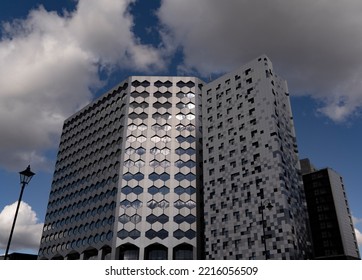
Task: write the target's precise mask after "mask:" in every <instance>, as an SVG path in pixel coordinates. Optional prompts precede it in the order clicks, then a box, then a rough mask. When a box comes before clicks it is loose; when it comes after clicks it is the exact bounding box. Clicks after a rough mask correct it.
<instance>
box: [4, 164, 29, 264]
mask: <svg viewBox="0 0 362 280" xmlns="http://www.w3.org/2000/svg"><path fill="white" fill-rule="evenodd" d="M19 174H20V184H21V190H20V196H19V200H18V205H17V206H16V211H15V217H14V221H13V225H12V227H11V230H10V236H9V241H8V245H7V246H6V251H5V257H4V260H7V259H8V253H9V249H10V244H11V239H12V238H13V233H14V228H15V223H16V218H17V217H18V212H19V207H20V202H21V199H22V197H23V193H24V189H25V186H26V185H27V184H29V182H30V180H31V178H33V176H34V175H35V173H34V172H32V171H31V170H30V165H28V167H27V168H26V169H25V170H24V171H21V172H19Z"/></svg>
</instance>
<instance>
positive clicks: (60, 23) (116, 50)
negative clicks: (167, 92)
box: [0, 0, 164, 170]
mask: <svg viewBox="0 0 362 280" xmlns="http://www.w3.org/2000/svg"><path fill="white" fill-rule="evenodd" d="M132 2H134V1H131V0H127V1H118V0H108V1H98V0H87V1H86V0H79V1H78V5H77V8H76V10H75V11H72V12H64V14H58V13H55V12H49V11H46V10H45V9H44V8H42V7H39V8H37V9H35V10H33V11H31V12H30V13H29V15H28V17H27V18H26V19H24V20H15V21H14V22H6V23H3V30H2V33H1V34H2V37H1V38H0V60H1V65H0V131H1V137H0V154H1V157H0V166H1V167H3V168H6V169H14V170H18V169H19V168H21V166H24V165H26V164H28V163H29V161H31V163H32V166H34V168H35V169H37V170H39V169H46V168H49V166H51V165H49V162H48V159H47V157H46V156H45V152H46V151H47V150H50V149H52V148H54V147H56V146H57V144H58V139H59V133H60V130H61V125H62V123H63V121H64V119H65V118H66V117H68V116H69V115H71V114H72V113H74V112H75V111H76V110H77V109H79V108H80V107H82V106H83V105H85V104H86V103H88V102H89V101H90V100H91V98H92V90H93V89H97V88H100V87H101V86H102V85H103V84H102V81H101V80H100V78H99V75H98V71H99V69H102V70H106V71H111V70H114V69H117V68H118V69H119V68H123V69H125V68H132V69H137V70H143V71H149V70H150V69H154V68H156V69H162V68H163V67H164V65H163V60H162V58H161V56H160V53H159V51H158V50H156V49H154V48H152V47H150V46H147V45H142V44H140V43H139V41H138V40H137V38H136V37H135V35H134V34H133V33H132V27H133V21H132V16H131V14H130V13H129V11H128V6H129V5H130V4H131V3H132ZM24 161H25V162H24Z"/></svg>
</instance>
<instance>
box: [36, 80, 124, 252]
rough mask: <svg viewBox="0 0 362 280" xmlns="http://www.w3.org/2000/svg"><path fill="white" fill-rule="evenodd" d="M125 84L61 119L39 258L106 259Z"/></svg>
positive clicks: (116, 173)
mask: <svg viewBox="0 0 362 280" xmlns="http://www.w3.org/2000/svg"><path fill="white" fill-rule="evenodd" d="M127 89H128V84H127V83H124V84H122V85H120V86H119V87H118V88H117V89H115V90H113V91H112V92H110V93H108V94H106V95H104V96H102V97H101V98H99V99H98V100H95V101H94V102H92V103H91V104H90V105H88V106H86V107H85V108H84V109H82V110H81V111H79V112H78V113H76V114H75V115H74V116H72V117H70V118H69V119H67V120H66V121H65V122H64V126H63V132H62V136H61V140H60V145H59V151H58V155H57V161H56V165H55V171H54V176H53V182H52V187H51V191H50V195H49V203H48V208H47V214H46V217H45V223H44V229H43V235H42V238H41V244H40V250H39V258H40V259H52V258H53V259H54V258H55V259H64V258H65V259H79V258H81V257H82V258H90V259H92V258H98V257H99V258H110V252H111V247H112V240H113V235H114V234H113V228H114V223H115V219H116V217H115V209H116V208H117V207H118V202H117V200H116V197H117V193H118V185H119V169H120V159H121V154H122V143H123V132H124V130H125V128H124V123H125V121H126V117H125V116H126V107H125V99H126V98H127Z"/></svg>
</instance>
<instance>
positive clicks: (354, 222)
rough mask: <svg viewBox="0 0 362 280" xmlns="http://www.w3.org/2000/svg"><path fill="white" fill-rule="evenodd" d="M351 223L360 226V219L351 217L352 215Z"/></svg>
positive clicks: (361, 221) (361, 219) (361, 222)
mask: <svg viewBox="0 0 362 280" xmlns="http://www.w3.org/2000/svg"><path fill="white" fill-rule="evenodd" d="M352 221H353V224H354V225H357V224H362V218H357V217H355V216H353V215H352Z"/></svg>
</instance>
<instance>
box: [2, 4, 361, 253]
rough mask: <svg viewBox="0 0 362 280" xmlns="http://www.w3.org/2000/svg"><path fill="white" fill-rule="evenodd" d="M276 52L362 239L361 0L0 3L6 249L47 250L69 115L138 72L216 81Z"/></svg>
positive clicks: (304, 127)
mask: <svg viewBox="0 0 362 280" xmlns="http://www.w3.org/2000/svg"><path fill="white" fill-rule="evenodd" d="M261 54H266V55H267V56H268V57H269V58H270V59H271V60H272V62H273V66H274V70H275V72H277V73H278V74H279V75H280V76H282V77H283V78H285V79H286V80H287V81H288V86H289V92H290V93H291V103H292V110H293V115H294V122H295V129H296V134H297V142H298V146H299V155H300V158H306V157H308V158H310V160H311V161H312V162H313V163H314V165H315V166H316V167H317V168H323V167H331V168H332V169H334V170H335V171H337V172H338V173H339V174H340V175H341V176H342V177H343V179H344V183H345V187H346V192H347V196H348V198H349V205H350V209H351V212H352V215H353V219H354V225H355V228H356V234H357V238H358V241H359V245H360V249H361V248H362V247H361V245H362V234H361V232H362V203H361V197H362V188H361V186H360V184H361V183H360V182H361V181H362V172H361V171H362V169H361V168H362V149H361V147H360V145H361V143H362V141H361V140H362V129H361V128H362V115H361V112H362V110H361V109H362V78H361V77H362V2H361V1H360V0H345V1H339V0H328V1H327V0H304V1H298V0H274V1H268V0H259V1H253V0H229V1H218V0H198V1H192V0H182V1H179V0H161V1H159V0H154V1H149V0H148V1H147V0H137V1H136V0H77V1H76V0H58V1H51V0H43V1H41V0H27V1H20V0H13V1H1V2H0V254H2V253H3V252H4V249H5V247H6V243H7V239H8V235H9V231H10V227H11V222H12V215H13V214H11V213H14V212H15V207H16V202H17V200H18V196H19V192H20V183H19V174H18V172H19V171H22V170H24V169H25V168H26V167H27V166H28V165H29V164H30V165H31V168H32V170H33V171H34V172H35V173H36V175H35V176H34V177H33V179H32V181H31V182H30V184H29V185H28V186H27V187H26V189H25V192H24V196H23V203H22V205H21V207H20V212H19V216H18V221H17V226H16V229H15V233H14V237H13V242H12V248H11V251H17V252H35V253H36V252H37V249H38V246H39V241H40V237H41V230H42V225H43V222H44V217H45V212H46V207H47V200H48V196H49V192H50V187H51V181H52V175H53V171H54V165H55V159H56V154H57V148H58V145H59V137H60V134H61V128H62V124H63V121H64V120H65V119H66V118H68V117H69V116H71V115H72V114H73V113H75V112H76V111H77V110H79V109H80V108H82V107H83V106H84V105H86V104H88V103H89V102H91V101H92V100H93V99H94V98H96V97H97V96H99V95H101V94H102V93H105V92H107V90H109V89H111V88H112V87H114V86H115V85H117V84H118V83H120V82H121V81H122V80H123V79H125V78H126V77H127V76H130V75H193V76H197V77H200V78H202V79H204V80H205V81H208V80H209V79H210V78H211V79H214V78H216V77H218V76H220V75H221V74H223V73H226V72H228V71H231V70H234V69H236V68H238V67H239V66H241V65H243V64H245V63H247V62H249V61H250V60H253V59H254V58H256V57H258V56H260V55H261Z"/></svg>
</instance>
